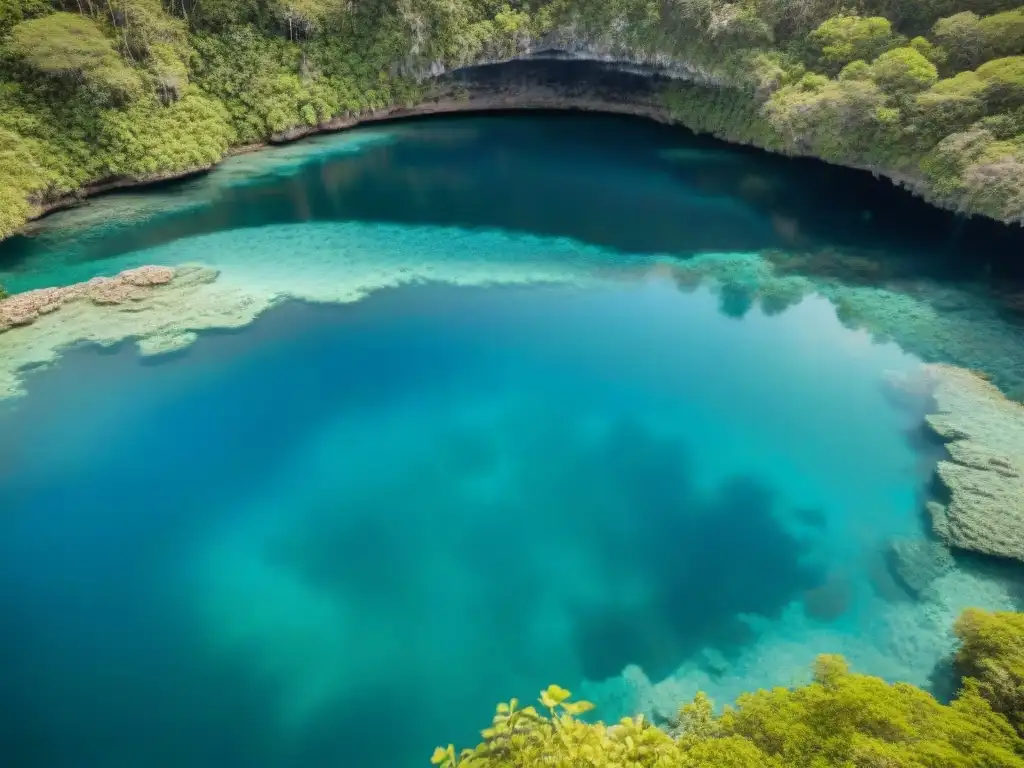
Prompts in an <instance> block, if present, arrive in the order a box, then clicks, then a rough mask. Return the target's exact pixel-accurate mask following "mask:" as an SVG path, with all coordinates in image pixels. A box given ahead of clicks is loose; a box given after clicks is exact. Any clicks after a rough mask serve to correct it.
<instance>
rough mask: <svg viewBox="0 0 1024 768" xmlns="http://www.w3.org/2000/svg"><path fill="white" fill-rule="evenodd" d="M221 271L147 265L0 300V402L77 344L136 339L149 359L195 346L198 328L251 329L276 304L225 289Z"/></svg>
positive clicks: (269, 297) (270, 297)
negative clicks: (31, 372) (25, 378)
mask: <svg viewBox="0 0 1024 768" xmlns="http://www.w3.org/2000/svg"><path fill="white" fill-rule="evenodd" d="M218 274H219V273H218V272H217V270H215V269H211V268H209V267H203V266H179V267H174V268H171V267H160V266H147V267H139V268H138V269H130V270H126V271H124V272H122V273H120V274H119V275H116V276H114V277H97V278H93V279H92V280H89V281H87V282H84V283H77V284H75V285H69V286H64V287H59V288H43V289H39V290H35V291H26V292H25V293H19V294H15V295H14V296H10V297H9V298H7V299H4V300H3V301H0V400H2V399H4V398H6V397H13V396H16V395H20V394H22V393H23V392H24V387H23V381H22V378H23V376H24V373H25V372H26V371H27V370H29V369H35V368H39V367H40V366H45V365H49V364H52V363H53V362H54V361H55V360H56V359H57V358H58V357H59V356H60V353H61V352H62V351H63V350H64V349H66V348H68V347H70V346H72V345H74V344H76V343H80V342H84V343H93V344H99V345H103V346H109V345H111V344H117V343H118V342H121V341H124V340H125V339H135V340H136V342H137V344H138V346H139V350H140V352H142V353H143V354H146V355H155V354H161V353H166V352H171V351H175V350H179V349H182V348H183V347H186V346H188V345H189V344H191V343H192V342H193V341H195V339H196V338H197V336H196V331H200V330H203V329H209V328H239V327H242V326H245V325H248V324H249V323H251V322H252V321H253V319H254V318H255V317H256V316H258V315H259V314H260V313H261V312H263V311H264V310H265V309H266V308H267V307H269V306H270V305H271V304H272V303H273V301H274V300H275V297H274V296H273V295H269V294H267V295H264V294H257V293H254V292H252V291H243V290H240V289H239V288H237V287H232V286H229V285H221V284H219V283H218V282H217V277H218Z"/></svg>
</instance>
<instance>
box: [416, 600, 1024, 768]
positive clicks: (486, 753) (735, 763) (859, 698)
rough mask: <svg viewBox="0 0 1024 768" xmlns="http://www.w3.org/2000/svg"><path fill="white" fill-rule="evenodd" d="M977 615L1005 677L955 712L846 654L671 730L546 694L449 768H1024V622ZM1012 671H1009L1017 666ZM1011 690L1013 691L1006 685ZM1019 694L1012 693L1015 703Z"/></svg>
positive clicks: (975, 645) (436, 759) (687, 716)
mask: <svg viewBox="0 0 1024 768" xmlns="http://www.w3.org/2000/svg"><path fill="white" fill-rule="evenodd" d="M980 616H981V617H982V618H979V617H978V616H976V615H975V614H974V613H973V612H968V613H967V614H965V616H964V618H963V619H961V622H960V624H959V625H958V631H960V633H961V635H962V636H964V638H965V640H964V650H961V655H966V656H967V657H969V659H970V660H971V661H970V664H969V665H970V667H971V669H976V670H978V671H980V672H981V673H982V674H983V675H986V676H988V677H990V678H991V677H992V676H993V675H995V677H996V678H997V679H998V682H997V683H995V686H996V688H997V690H996V691H991V690H989V687H988V686H987V685H986V684H985V683H984V682H978V681H975V680H973V679H968V680H966V681H965V684H964V688H963V690H962V691H961V692H960V694H959V696H958V697H957V698H956V699H955V700H954V701H953V702H952V703H951V704H949V705H943V704H940V703H939V702H938V701H936V700H935V699H934V698H933V697H932V696H931V695H930V694H928V693H926V692H925V691H922V690H921V689H919V688H916V687H914V686H912V685H907V684H905V683H896V684H889V683H886V682H884V681H882V680H880V679H878V678H875V677H869V676H867V675H858V674H853V673H851V672H850V671H849V669H848V668H847V665H846V662H845V661H844V660H843V659H842V658H841V657H839V656H821V657H819V658H818V660H817V662H816V663H815V670H814V672H815V674H814V682H813V683H811V684H810V685H805V686H802V687H799V688H795V689H792V690H791V689H786V688H775V689H773V690H770V691H767V690H762V691H758V692H756V693H748V694H743V695H742V696H740V697H739V699H737V701H736V704H735V706H733V707H728V708H726V709H725V711H724V712H723V713H722V714H721V715H719V716H716V715H715V714H714V709H713V706H712V703H711V701H710V700H709V699H708V698H707V696H705V695H704V694H698V695H697V696H696V697H695V698H694V700H693V701H692V702H691V703H689V704H686V705H684V706H683V707H681V708H680V711H679V715H678V717H677V718H676V720H675V722H674V724H673V728H672V730H671V732H669V731H666V730H663V729H661V728H658V727H655V726H654V725H652V724H651V723H649V722H647V721H646V720H645V719H644V718H643V717H642V716H637V717H627V718H624V719H622V720H621V721H620V722H618V723H616V724H614V725H606V724H604V723H602V722H595V723H588V722H585V721H583V720H581V719H579V716H580V715H581V714H584V713H586V712H588V711H589V710H590V709H591V708H592V705H591V704H590V703H588V702H585V701H573V700H572V698H571V696H570V693H569V691H567V690H565V689H563V688H559V687H558V686H551V687H549V688H548V689H547V690H545V691H542V692H541V694H540V698H539V704H540V705H541V706H540V708H537V707H533V706H527V707H520V706H519V702H518V701H516V700H514V699H513V700H512V701H511V702H509V703H508V704H499V705H498V708H497V711H496V712H495V715H494V717H493V719H492V721H491V725H490V726H489V727H487V728H485V729H484V730H483V731H482V732H481V735H482V738H483V740H482V741H481V743H480V744H479V745H477V746H476V747H475V748H473V749H466V750H463V751H462V752H461V753H457V752H456V750H455V747H454V746H453V745H449V746H447V747H438V748H437V749H436V750H435V752H434V755H433V758H432V762H433V764H434V765H437V766H441V768H455V767H456V766H458V767H459V768H526V766H540V765H550V766H558V767H559V768H576V767H577V766H589V767H593V768H600V767H602V766H605V767H607V768H620V767H625V766H628V767H629V768H827V767H828V766H849V767H850V768H925V767H927V766H931V767H934V768H939V767H940V766H941V768H980V767H981V766H991V767H992V768H995V766H999V768H1024V758H1022V756H1021V748H1022V744H1021V741H1020V740H1019V739H1018V737H1017V735H1016V733H1014V730H1013V728H1012V727H1011V725H1010V723H1009V722H1007V720H1006V718H1005V717H1004V716H1003V715H1002V714H1000V713H999V712H997V711H995V710H994V709H993V705H991V704H990V703H989V701H990V700H991V699H990V697H991V696H993V695H998V696H1001V697H1003V698H997V706H1001V707H1005V708H1008V709H1009V710H1010V711H1011V712H1016V713H1018V714H1024V709H1020V708H1019V707H1020V704H1021V701H1022V700H1021V699H1020V698H1019V697H1018V694H1017V693H1016V691H1019V690H1020V688H1019V686H1020V680H1021V679H1020V677H1016V678H1013V679H1014V680H1015V681H1016V685H1017V687H1016V688H1013V686H1012V684H1008V683H1007V682H1006V681H1007V680H1008V679H1009V678H1012V677H1013V675H1017V674H1019V673H1020V672H1021V671H1024V665H1022V659H1024V651H1022V650H1021V643H1022V642H1024V616H1021V615H1020V614H1010V615H1009V616H1013V617H1015V618H1012V619H1011V618H1003V615H1001V614H994V615H993V616H988V617H987V618H985V617H986V616H987V615H985V614H981V615H980ZM1011 668H1012V670H1013V672H1012V673H1011V672H1008V671H1007V670H1009V669H1011ZM1007 686H1009V687H1007ZM1006 696H1009V698H1006Z"/></svg>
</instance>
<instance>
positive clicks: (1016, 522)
mask: <svg viewBox="0 0 1024 768" xmlns="http://www.w3.org/2000/svg"><path fill="white" fill-rule="evenodd" d="M923 377H924V380H925V381H927V383H928V386H929V388H930V390H931V394H932V397H933V398H934V401H935V410H934V412H933V413H931V414H930V415H928V416H927V417H926V421H927V424H928V426H929V427H930V428H931V429H932V430H933V431H934V432H935V433H936V434H937V435H939V436H940V437H941V438H942V439H943V440H945V441H946V448H947V450H948V451H949V459H948V460H944V461H940V462H939V463H938V466H937V467H936V470H935V472H936V477H937V479H938V481H939V482H940V483H941V484H942V485H943V486H944V487H945V489H946V490H947V491H948V499H947V500H945V502H944V503H942V502H939V501H932V502H929V504H928V511H929V513H930V514H931V517H932V525H933V528H934V530H935V533H936V534H937V535H938V536H939V537H940V538H941V539H942V540H944V541H945V542H946V543H947V544H948V545H949V546H951V547H955V548H959V549H964V550H970V551H973V552H979V553H982V554H986V555H994V556H997V557H1006V558H1012V559H1015V560H1020V561H1021V562H1024V405H1021V404H1020V403H1017V402H1014V401H1012V400H1009V399H1007V398H1006V397H1005V396H1004V395H1003V394H1002V393H1001V392H1000V391H999V390H998V389H997V388H996V387H995V386H993V385H992V384H991V383H989V382H988V381H986V380H985V379H984V378H982V377H981V376H979V375H977V374H976V373H973V372H971V371H968V370H965V369H963V368H957V367H955V366H950V365H928V366H925V368H924V372H923Z"/></svg>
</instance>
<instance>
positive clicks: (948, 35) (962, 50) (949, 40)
mask: <svg viewBox="0 0 1024 768" xmlns="http://www.w3.org/2000/svg"><path fill="white" fill-rule="evenodd" d="M932 37H934V38H935V41H936V42H937V43H938V44H939V45H941V46H942V48H943V50H945V51H946V56H947V60H948V63H949V66H950V67H952V69H953V71H954V72H961V71H963V70H965V69H974V68H976V67H977V66H978V65H979V64H981V63H982V62H984V61H985V35H984V33H983V32H982V30H981V19H980V18H978V14H976V13H972V12H971V11H963V12H961V13H956V14H953V15H952V16H949V17H947V18H944V19H939V20H938V21H937V22H935V26H934V27H933V28H932Z"/></svg>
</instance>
